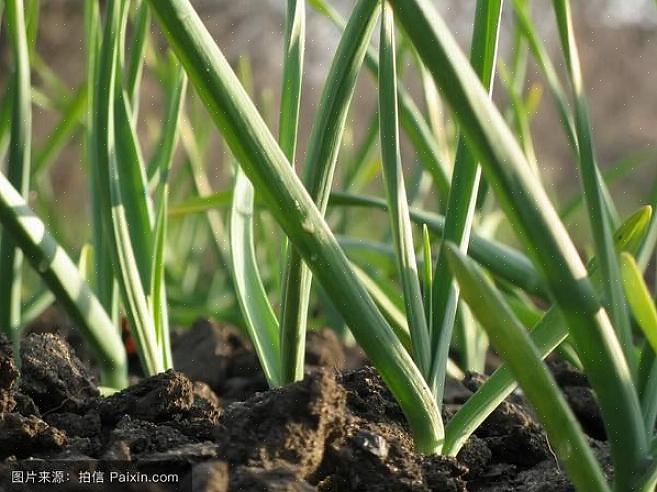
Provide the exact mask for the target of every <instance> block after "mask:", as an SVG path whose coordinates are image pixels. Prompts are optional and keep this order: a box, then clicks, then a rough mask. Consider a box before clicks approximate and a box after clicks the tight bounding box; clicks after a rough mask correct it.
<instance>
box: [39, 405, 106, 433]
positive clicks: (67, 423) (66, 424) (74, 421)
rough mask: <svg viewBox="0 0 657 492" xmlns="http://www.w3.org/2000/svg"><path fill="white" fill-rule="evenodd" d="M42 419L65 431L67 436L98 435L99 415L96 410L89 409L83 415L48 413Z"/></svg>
mask: <svg viewBox="0 0 657 492" xmlns="http://www.w3.org/2000/svg"><path fill="white" fill-rule="evenodd" d="M44 420H45V421H46V422H47V423H48V424H50V425H52V426H53V427H57V428H58V429H61V430H63V431H64V432H66V435H67V436H68V437H95V436H98V435H100V417H99V415H98V413H97V412H95V411H93V410H92V411H89V412H87V413H86V414H84V415H78V414H76V413H70V412H62V413H50V414H48V415H45V416H44Z"/></svg>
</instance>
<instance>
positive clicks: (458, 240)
mask: <svg viewBox="0 0 657 492" xmlns="http://www.w3.org/2000/svg"><path fill="white" fill-rule="evenodd" d="M501 14H502V0H479V1H478V2H477V10H476V15H475V22H474V28H473V34H472V46H471V48H470V63H471V64H472V68H473V70H474V72H475V73H476V74H477V76H478V77H479V79H480V80H481V82H482V84H483V86H484V87H485V88H486V89H487V90H488V93H489V94H491V95H492V92H493V80H494V74H495V64H496V61H497V42H498V37H499V31H500V16H501ZM480 176H481V168H480V167H479V164H478V162H477V160H476V158H475V156H474V155H473V154H472V153H471V152H470V150H469V149H468V147H467V146H466V143H465V141H464V139H463V138H459V143H458V145H457V150H456V160H455V163H454V174H453V175H452V187H451V188H450V192H449V200H448V202H447V210H446V212H445V230H444V232H443V241H444V242H443V243H442V244H443V245H444V244H445V242H446V241H450V242H453V243H455V244H457V245H458V246H459V248H461V251H463V252H464V253H467V250H468V249H467V248H468V244H469V241H470V232H471V230H472V222H473V220H474V214H475V208H476V205H477V195H478V193H479V180H480ZM458 301H459V292H458V286H457V285H456V284H455V283H454V282H453V281H452V274H451V272H450V270H449V268H448V267H447V263H446V259H445V255H444V254H442V248H441V254H439V255H438V262H437V264H436V271H435V272H434V281H433V292H432V304H431V305H432V314H433V320H432V321H431V326H432V332H431V372H430V376H429V379H428V381H429V387H430V388H431V389H432V391H433V392H434V394H435V395H436V399H437V401H438V402H442V401H443V396H444V391H445V367H446V361H447V358H448V356H449V347H450V343H451V340H452V334H453V331H454V322H455V320H456V311H457V306H458V304H459V302H458Z"/></svg>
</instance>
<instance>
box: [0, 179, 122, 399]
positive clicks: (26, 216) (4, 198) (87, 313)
mask: <svg viewBox="0 0 657 492" xmlns="http://www.w3.org/2000/svg"><path fill="white" fill-rule="evenodd" d="M0 224H2V227H3V234H6V235H7V236H10V237H11V238H12V239H13V241H14V242H15V244H16V245H17V246H18V247H19V248H21V250H22V251H23V252H24V253H25V258H26V259H27V260H28V261H29V262H30V264H31V265H32V267H33V268H34V269H35V271H36V272H37V273H38V274H39V276H40V277H41V278H42V279H43V281H44V282H45V283H46V285H47V286H48V287H49V288H50V290H51V291H52V292H53V294H55V297H56V298H57V299H58V300H59V302H60V303H61V305H62V307H63V308H64V309H65V311H66V313H67V314H68V315H69V316H70V317H71V319H72V320H73V322H74V323H75V324H76V326H77V327H78V328H79V329H80V331H81V333H82V335H83V336H84V338H85V340H86V341H87V342H88V343H89V346H90V347H91V349H92V350H93V352H94V354H95V355H96V360H97V361H98V363H99V364H100V368H101V381H102V382H103V384H104V385H106V386H112V387H114V388H123V387H125V386H126V384H127V376H128V374H127V360H126V355H125V349H124V347H123V342H122V340H121V337H120V335H119V332H118V331H117V330H116V329H115V328H114V326H113V324H112V321H111V320H110V318H109V317H108V316H107V313H106V311H105V310H104V309H103V307H102V305H101V304H100V303H99V302H98V299H97V298H96V297H95V296H94V294H93V292H92V291H91V289H90V288H89V286H88V285H87V283H86V282H85V281H84V280H83V279H82V277H81V276H80V272H79V271H78V268H77V266H76V265H75V263H73V261H72V260H71V259H70V258H69V256H68V255H67V254H66V252H65V251H64V250H63V249H62V248H61V247H60V246H59V244H57V242H56V241H55V239H54V238H53V237H52V236H51V235H50V234H49V233H48V231H47V230H46V227H45V225H44V224H43V222H42V221H41V220H40V219H39V218H38V217H37V216H36V215H35V214H34V212H32V210H30V208H29V207H28V206H27V204H26V203H25V200H24V199H23V198H22V197H21V195H20V193H18V191H17V190H16V189H15V188H14V187H13V186H12V185H11V183H9V181H8V180H7V179H6V178H5V176H4V175H3V174H2V173H0Z"/></svg>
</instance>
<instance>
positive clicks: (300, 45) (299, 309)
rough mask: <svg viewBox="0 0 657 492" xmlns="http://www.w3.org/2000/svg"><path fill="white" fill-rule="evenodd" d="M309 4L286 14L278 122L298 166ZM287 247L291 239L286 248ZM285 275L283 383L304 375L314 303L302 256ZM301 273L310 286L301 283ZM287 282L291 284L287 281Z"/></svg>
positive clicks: (293, 4) (295, 5) (291, 2)
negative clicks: (309, 313) (311, 304)
mask: <svg viewBox="0 0 657 492" xmlns="http://www.w3.org/2000/svg"><path fill="white" fill-rule="evenodd" d="M305 10H306V4H305V1H304V0H288V2H287V13H286V17H285V47H284V56H283V60H284V64H283V83H282V88H281V111H280V117H279V122H278V127H279V135H278V141H279V143H280V145H281V150H282V151H283V153H284V154H285V156H286V157H287V159H288V160H289V161H290V164H291V165H292V167H294V162H295V157H296V149H297V134H298V130H299V107H300V105H301V81H302V78H303V56H304V50H305V32H306V12H305ZM286 250H287V242H286V243H285V247H284V251H286ZM288 257H289V263H288V265H286V267H285V268H286V271H285V274H284V275H285V276H284V278H283V283H284V284H285V285H284V289H285V290H284V291H283V294H282V299H281V301H282V302H281V303H282V309H281V326H280V347H281V353H280V358H281V361H280V367H281V378H282V379H281V382H290V381H297V380H300V379H302V378H303V367H304V361H305V347H306V342H305V337H306V323H307V311H308V303H309V302H310V278H309V276H308V274H307V273H304V271H303V269H302V266H301V265H300V264H298V265H296V266H295V265H293V259H294V258H298V255H296V254H295V253H294V252H293V251H291V252H289V256H288ZM297 276H298V278H299V279H302V280H301V282H305V283H306V284H307V285H301V284H299V285H297V284H296V280H295V278H296V277H297ZM286 282H287V283H286Z"/></svg>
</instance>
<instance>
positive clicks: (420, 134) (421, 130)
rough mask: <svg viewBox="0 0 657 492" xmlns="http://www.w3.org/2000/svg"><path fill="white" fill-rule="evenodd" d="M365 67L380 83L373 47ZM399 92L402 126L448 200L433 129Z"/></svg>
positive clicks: (334, 14) (318, 6) (335, 18)
mask: <svg viewBox="0 0 657 492" xmlns="http://www.w3.org/2000/svg"><path fill="white" fill-rule="evenodd" d="M310 4H311V5H312V6H313V8H314V9H315V10H317V11H318V12H319V13H321V14H322V15H324V16H325V17H327V18H328V19H330V20H331V22H333V24H335V25H336V26H337V27H338V28H340V29H344V28H345V24H346V22H345V20H344V19H343V18H342V17H341V16H340V14H339V12H338V11H337V10H335V9H334V8H333V7H332V6H331V5H329V4H328V3H327V2H326V0H310ZM365 65H366V66H367V69H368V70H369V71H370V73H371V74H372V75H373V76H374V78H375V80H378V77H377V75H378V73H379V60H378V58H377V55H376V51H375V50H374V49H373V48H372V47H369V48H368V50H367V54H366V57H365ZM397 89H398V91H399V93H398V97H399V119H400V123H401V125H402V127H403V128H404V131H405V132H406V135H407V136H408V138H409V139H410V141H411V143H412V144H413V146H414V147H415V150H416V152H417V154H418V158H419V160H420V163H421V164H422V165H423V166H424V167H425V169H426V170H427V171H428V172H429V174H430V175H431V177H432V179H433V181H434V183H435V184H436V187H437V188H438V194H439V196H440V197H441V198H443V199H444V198H446V197H447V195H448V194H449V171H448V168H447V165H446V163H445V162H444V161H443V159H442V155H441V151H440V149H439V147H438V144H437V143H436V140H435V137H434V135H433V132H432V130H431V127H430V126H429V124H428V123H427V122H426V120H425V119H424V116H423V115H422V112H421V111H420V109H419V108H418V107H417V105H416V104H415V102H414V101H413V98H412V97H411V96H410V94H409V93H408V92H407V91H406V90H405V89H404V88H403V87H402V86H398V88H397Z"/></svg>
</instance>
